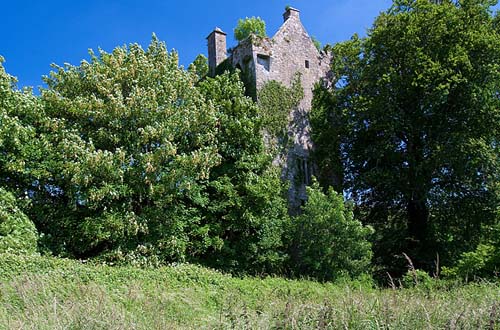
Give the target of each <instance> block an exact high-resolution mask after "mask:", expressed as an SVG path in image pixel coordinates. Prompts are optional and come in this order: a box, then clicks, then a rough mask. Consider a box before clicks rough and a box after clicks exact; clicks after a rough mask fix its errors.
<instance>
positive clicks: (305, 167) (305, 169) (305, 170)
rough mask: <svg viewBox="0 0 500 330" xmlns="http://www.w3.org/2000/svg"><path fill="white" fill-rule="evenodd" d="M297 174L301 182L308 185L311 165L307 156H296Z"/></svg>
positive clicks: (310, 176)
mask: <svg viewBox="0 0 500 330" xmlns="http://www.w3.org/2000/svg"><path fill="white" fill-rule="evenodd" d="M297 167H298V173H297V174H298V176H299V177H300V181H301V183H302V184H305V185H310V184H311V178H312V166H311V163H310V161H309V160H308V159H307V158H301V157H299V158H297Z"/></svg>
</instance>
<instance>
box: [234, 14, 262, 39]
mask: <svg viewBox="0 0 500 330" xmlns="http://www.w3.org/2000/svg"><path fill="white" fill-rule="evenodd" d="M251 34H255V35H256V36H259V37H265V36H266V23H265V22H264V21H263V20H262V19H261V18H260V17H247V18H245V19H241V18H240V19H239V20H238V25H237V26H236V27H235V28H234V38H235V39H236V40H238V41H243V40H245V39H246V38H248V37H249V36H250V35H251Z"/></svg>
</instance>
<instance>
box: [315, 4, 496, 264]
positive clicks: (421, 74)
mask: <svg viewBox="0 0 500 330" xmlns="http://www.w3.org/2000/svg"><path fill="white" fill-rule="evenodd" d="M494 3H495V2H494V1H487V0H476V1H470V0H460V1H451V0H448V1H440V2H436V1H429V0H398V1H394V4H393V6H392V7H391V8H390V9H389V10H388V11H387V12H385V13H383V14H381V15H380V16H379V17H378V18H377V19H376V21H375V23H374V25H373V27H372V29H371V30H370V31H369V34H368V37H366V38H365V39H362V40H360V39H359V38H357V37H356V36H355V37H353V39H352V40H350V41H348V42H346V43H342V44H338V45H336V46H335V47H334V48H333V52H334V59H335V60H334V64H333V66H332V69H333V71H334V74H335V81H333V87H332V88H331V89H330V90H324V89H323V90H321V91H320V92H319V93H318V94H317V95H318V96H319V97H318V98H317V99H316V102H317V103H316V105H317V106H316V109H315V110H314V113H313V125H315V129H316V132H315V139H316V140H317V141H319V142H320V143H319V144H318V155H319V157H320V161H324V162H326V163H327V164H328V165H329V168H330V169H332V171H333V174H334V177H336V178H342V181H343V182H342V183H343V188H344V189H345V191H346V192H347V193H348V194H349V195H350V196H351V197H352V198H354V200H355V201H356V203H357V205H358V212H359V213H360V214H361V215H362V216H363V218H364V220H365V221H366V222H369V223H373V224H374V225H375V228H376V230H377V233H378V238H379V239H378V244H377V245H376V250H375V252H376V255H377V257H378V259H377V261H378V262H379V263H384V264H386V265H388V264H391V263H393V262H394V261H395V260H396V258H395V256H397V255H401V252H407V253H408V254H409V255H410V256H411V257H413V258H414V259H415V262H416V263H417V265H420V266H430V265H431V263H432V260H433V259H434V258H435V254H436V252H438V251H440V252H441V253H442V254H443V253H444V254H445V255H446V256H447V257H448V258H441V259H442V260H443V259H444V260H448V261H450V260H451V259H450V257H451V258H452V257H454V256H456V254H457V253H459V252H460V251H463V250H464V249H465V250H466V249H469V248H471V247H473V246H474V244H477V240H478V238H479V237H480V235H481V228H482V226H483V225H485V224H488V223H491V222H493V221H494V218H495V211H496V206H497V205H498V204H497V202H498V196H497V192H498V187H497V184H496V182H497V179H498V174H499V172H498V169H499V167H498V138H499V133H500V131H499V129H500V125H499V124H500V103H499V96H498V91H499V90H500V35H499V32H498V29H496V25H495V21H496V19H495V18H494V16H493V15H492V13H491V12H490V8H491V6H492V5H493V4H494ZM328 135H332V136H333V137H334V140H335V141H336V143H335V144H333V145H329V144H327V143H325V141H326V139H327V137H328ZM339 160H340V161H339ZM339 165H341V166H339Z"/></svg>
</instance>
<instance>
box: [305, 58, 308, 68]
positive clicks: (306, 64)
mask: <svg viewBox="0 0 500 330" xmlns="http://www.w3.org/2000/svg"><path fill="white" fill-rule="evenodd" d="M305 66H306V69H309V60H306V63H305Z"/></svg>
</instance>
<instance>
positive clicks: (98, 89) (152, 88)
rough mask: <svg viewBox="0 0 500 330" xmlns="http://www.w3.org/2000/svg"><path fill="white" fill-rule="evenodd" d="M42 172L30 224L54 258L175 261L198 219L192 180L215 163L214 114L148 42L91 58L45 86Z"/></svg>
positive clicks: (62, 70) (170, 56) (167, 56)
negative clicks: (62, 255) (43, 177)
mask: <svg viewBox="0 0 500 330" xmlns="http://www.w3.org/2000/svg"><path fill="white" fill-rule="evenodd" d="M46 82H47V85H48V88H47V89H44V90H42V94H41V99H42V102H43V104H44V107H45V110H46V113H47V116H48V118H49V120H50V122H51V125H48V127H43V128H41V130H42V131H43V134H45V135H46V136H47V139H48V140H49V142H50V143H49V145H50V148H51V150H50V152H48V153H47V157H46V159H45V161H44V163H43V164H42V165H41V166H42V167H45V168H46V169H47V171H48V172H49V174H48V175H47V176H46V180H45V181H43V182H41V184H40V186H41V187H42V188H43V189H41V191H40V192H39V193H38V194H37V195H36V196H35V201H36V204H35V209H34V213H35V214H36V222H37V224H38V226H39V228H40V229H41V231H42V232H43V233H44V234H45V239H46V241H47V244H48V245H49V246H50V247H51V248H52V249H53V250H55V251H56V252H57V251H65V252H66V253H69V254H70V255H75V256H79V257H89V256H94V255H99V254H102V253H104V252H111V251H112V252H113V253H114V255H115V256H120V255H121V254H130V253H129V252H130V251H134V252H133V253H135V254H141V255H143V254H145V255H148V254H153V255H160V256H161V258H162V259H163V260H182V259H183V258H185V255H186V251H187V249H188V248H189V235H190V231H191V230H192V229H193V228H195V225H196V223H197V221H199V214H198V213H197V212H196V208H195V207H194V206H195V205H196V203H198V202H200V201H199V198H198V196H199V195H200V189H201V188H200V186H199V184H198V182H199V181H201V180H204V179H207V178H208V177H209V173H210V169H211V168H212V167H213V166H215V165H216V164H218V163H219V161H220V156H219V155H218V154H217V147H216V145H215V144H214V142H215V134H216V130H217V127H216V125H217V117H216V109H215V107H214V106H213V105H212V104H211V103H210V102H206V101H205V99H204V98H203V96H202V95H201V93H200V92H199V90H198V89H197V88H196V87H195V77H194V76H193V75H192V74H190V73H189V72H187V71H185V70H184V69H182V68H180V67H179V66H178V60H177V55H176V54H175V53H168V52H167V50H166V48H165V45H164V44H163V43H161V42H159V41H158V40H157V39H156V38H155V37H154V38H153V40H152V42H151V44H150V45H149V47H148V48H147V49H146V50H143V49H142V48H141V47H140V46H138V45H136V44H134V45H130V46H129V47H121V48H116V49H115V50H114V51H113V52H112V53H106V52H104V51H99V53H98V54H97V55H95V54H93V53H91V60H90V62H87V61H83V62H82V63H81V64H80V65H79V66H72V65H65V66H64V67H56V70H55V71H54V72H52V73H51V75H50V76H49V77H48V78H47V79H46Z"/></svg>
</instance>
